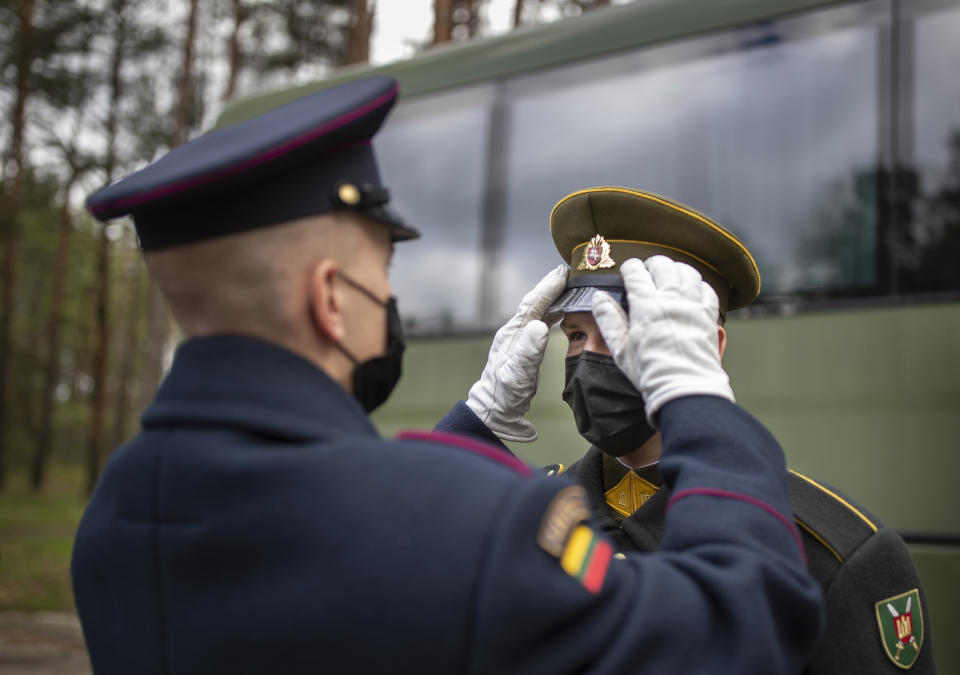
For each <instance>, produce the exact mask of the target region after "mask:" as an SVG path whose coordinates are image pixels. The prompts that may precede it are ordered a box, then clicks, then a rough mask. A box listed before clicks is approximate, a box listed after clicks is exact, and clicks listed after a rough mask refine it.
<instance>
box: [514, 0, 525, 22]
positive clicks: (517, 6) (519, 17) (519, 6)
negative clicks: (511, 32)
mask: <svg viewBox="0 0 960 675" xmlns="http://www.w3.org/2000/svg"><path fill="white" fill-rule="evenodd" d="M522 21H523V0H514V2H513V27H514V28H519V27H520V23H521V22H522Z"/></svg>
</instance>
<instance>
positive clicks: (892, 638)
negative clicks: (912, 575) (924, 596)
mask: <svg viewBox="0 0 960 675" xmlns="http://www.w3.org/2000/svg"><path fill="white" fill-rule="evenodd" d="M875 613H876V615H877V624H878V625H879V627H880V639H881V640H882V641H883V650H884V651H885V652H886V654H887V657H888V658H889V659H890V660H891V661H892V662H893V665H895V666H897V667H898V668H901V669H903V670H907V669H909V668H910V667H911V666H913V664H914V663H915V662H916V660H917V657H918V656H919V655H920V647H921V646H923V611H922V610H921V608H920V591H919V590H918V589H916V588H914V589H913V590H910V591H907V592H906V593H901V594H900V595H895V596H893V597H892V598H887V599H885V600H881V601H880V602H878V603H877V604H876V607H875Z"/></svg>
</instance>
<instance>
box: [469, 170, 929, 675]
mask: <svg viewBox="0 0 960 675" xmlns="http://www.w3.org/2000/svg"><path fill="white" fill-rule="evenodd" d="M550 229H551V233H552V235H553V239H554V243H555V244H556V246H557V250H558V251H559V252H560V255H561V257H562V258H563V260H564V261H565V262H566V263H567V264H568V265H569V267H570V272H569V278H568V281H567V288H566V291H565V292H564V293H563V294H562V295H561V296H560V298H559V299H558V300H557V301H556V302H555V303H554V304H553V305H552V306H550V307H549V308H548V309H546V310H545V311H542V312H540V313H539V314H537V313H535V312H534V313H531V312H530V311H529V306H531V305H532V306H534V307H535V306H536V302H535V301H534V302H530V300H531V298H530V297H528V298H525V299H524V300H525V305H524V306H526V307H527V310H526V315H525V316H524V317H522V320H521V321H520V322H519V323H520V325H521V329H522V328H523V326H524V325H525V324H532V323H537V321H538V320H540V321H543V322H545V323H547V324H548V325H549V324H552V323H554V322H556V321H560V320H561V319H562V321H561V328H562V329H563V331H564V333H565V334H566V336H567V338H568V340H569V348H568V351H567V359H566V386H565V388H564V391H563V398H564V400H565V401H566V402H567V403H568V404H569V405H570V407H571V409H572V410H573V414H574V417H575V419H576V422H577V428H578V430H579V432H580V433H581V435H582V436H584V438H586V439H587V440H588V441H590V442H591V443H592V447H591V448H590V449H589V450H588V451H587V453H586V455H585V456H584V457H583V458H582V459H581V460H579V461H578V462H576V463H575V464H574V465H573V466H571V467H570V468H569V469H567V470H566V471H565V472H564V470H563V467H562V466H560V465H556V466H554V467H551V468H549V469H548V472H551V473H565V474H566V475H567V476H568V477H573V478H575V479H576V480H578V481H579V482H580V483H581V484H582V485H583V486H584V487H585V488H586V489H587V492H588V493H589V495H590V498H591V500H592V507H593V515H594V518H595V522H596V524H597V525H598V526H599V529H601V530H603V531H605V532H606V533H607V535H608V536H610V537H611V538H612V539H613V541H614V542H615V545H616V546H617V547H618V549H619V550H620V551H655V550H657V549H658V548H659V542H660V540H661V538H662V536H663V533H664V515H665V512H666V510H667V507H668V506H669V503H670V495H669V494H667V492H668V491H667V489H666V488H663V487H661V480H660V476H659V473H658V469H657V467H658V462H659V457H660V434H659V433H658V431H657V429H656V420H655V419H648V417H647V415H645V414H644V408H645V402H644V400H643V397H642V396H641V395H640V393H639V392H638V391H637V389H636V388H635V387H634V386H633V385H632V384H631V383H630V382H629V381H628V380H627V378H626V377H624V375H623V373H622V372H621V370H620V368H619V367H618V366H620V365H623V364H622V363H621V361H622V359H624V358H629V357H628V356H627V355H626V353H625V352H624V353H621V352H620V349H619V346H618V344H617V343H618V342H619V340H610V335H611V332H610V330H609V328H607V329H604V328H605V326H604V314H606V315H609V314H610V313H616V312H623V313H629V307H627V306H626V305H627V303H626V299H625V298H626V294H625V292H624V288H623V280H622V277H621V276H620V274H619V266H620V263H622V262H623V261H625V260H627V259H629V258H641V259H647V258H650V257H652V256H656V255H663V256H667V257H669V258H672V259H673V260H677V261H680V262H684V263H687V264H688V265H690V266H692V267H693V268H695V269H696V270H697V271H698V272H699V273H700V275H701V276H702V278H703V279H704V281H706V282H707V283H709V284H710V285H711V286H712V287H713V289H714V290H715V291H716V292H717V295H718V297H719V300H720V316H719V317H716V319H717V321H718V328H717V349H719V350H720V352H721V354H722V353H723V350H724V348H725V346H726V331H725V330H724V328H723V323H724V320H725V315H726V311H727V310H733V309H738V308H740V307H744V306H746V305H748V304H750V303H751V302H752V301H753V300H754V298H756V296H757V293H758V292H759V289H760V275H759V273H758V271H757V266H756V263H755V262H754V259H753V257H752V256H751V255H750V252H749V251H748V250H747V249H746V247H745V246H744V245H743V244H742V243H741V242H740V241H739V240H738V239H737V238H736V237H734V236H733V235H732V234H731V233H730V232H728V231H727V230H725V229H724V228H723V227H721V226H720V225H719V224H717V223H716V222H714V221H713V220H711V219H710V218H708V217H706V216H704V215H702V214H700V213H697V212H696V211H694V210H693V209H690V208H689V207H686V206H684V205H682V204H679V203H677V202H675V201H672V200H670V199H667V198H664V197H661V196H658V195H655V194H651V193H647V192H641V191H636V190H628V189H623V188H593V189H588V190H583V191H580V192H576V193H574V194H571V195H569V196H567V197H566V198H564V199H562V200H561V201H560V202H559V203H558V204H557V205H556V206H555V207H554V209H553V212H552V213H551V216H550ZM598 291H603V292H602V293H600V292H598ZM536 292H537V291H536V289H535V290H534V292H533V293H532V294H531V295H536ZM534 300H535V299H534ZM632 319H633V317H631V320H632ZM656 320H657V317H646V318H644V321H648V322H655V321H656ZM512 323H513V324H514V325H516V324H517V322H516V317H515V321H514V322H512ZM640 324H642V322H640V323H639V324H638V329H639V330H642V329H643V328H642V325H640ZM608 325H609V322H608ZM621 325H622V322H621ZM509 326H510V324H508V325H507V326H505V327H504V328H503V329H501V332H503V331H505V330H508V328H509ZM601 329H604V330H602V332H601ZM529 332H534V331H529ZM541 332H543V333H544V336H543V339H542V340H533V341H531V340H529V339H526V340H525V339H523V334H522V330H521V331H518V334H519V335H520V338H519V339H510V338H511V336H502V335H498V338H497V339H495V341H494V345H495V347H497V349H494V350H491V356H490V361H489V362H488V364H487V368H485V370H484V374H483V375H482V376H481V379H480V381H478V382H477V383H476V384H475V385H474V386H473V388H471V390H470V396H469V397H468V399H467V401H466V406H462V407H465V408H468V409H469V410H470V411H472V413H473V415H475V416H476V419H463V417H464V416H463V415H462V414H461V419H460V420H459V421H458V423H457V425H454V426H451V427H450V428H454V427H456V428H458V430H460V431H466V432H468V433H473V434H475V435H481V436H483V435H485V434H486V435H487V436H488V437H490V438H492V436H493V435H495V436H496V437H497V438H499V439H501V440H512V441H530V440H534V439H535V438H536V432H535V431H534V430H533V428H532V426H531V425H530V423H529V422H528V421H527V420H526V419H524V417H523V415H524V413H525V412H526V411H527V410H528V409H529V403H530V399H531V398H532V396H533V393H534V392H535V390H536V381H537V377H536V376H537V371H538V369H539V364H540V361H541V359H542V354H543V347H544V345H545V344H546V336H545V331H542V329H541ZM537 334H538V335H539V333H537ZM604 335H606V336H607V337H606V339H605V338H604ZM678 337H679V336H678ZM504 344H506V345H508V346H507V347H506V348H504V347H503V345H504ZM651 377H656V374H655V373H654V374H652V375H651ZM481 422H482V425H480V423H481ZM478 427H483V428H482V429H480V430H479V431H478ZM790 493H791V500H792V504H793V509H794V514H795V521H796V524H797V526H798V527H799V530H800V532H801V534H802V538H803V543H804V546H805V549H806V555H807V561H808V565H809V569H810V571H811V572H812V574H813V576H814V577H815V578H816V579H817V580H818V581H819V582H820V584H821V585H822V587H823V590H824V595H825V597H826V602H827V630H826V634H825V636H824V639H823V641H822V643H821V646H820V647H819V650H818V651H817V653H816V655H815V657H814V658H813V660H812V661H811V662H810V664H809V666H808V668H807V670H806V672H807V673H809V674H811V675H826V674H828V673H829V674H834V673H835V674H838V675H839V674H841V673H843V674H844V675H846V674H849V673H871V674H874V673H897V672H901V671H903V670H912V671H913V672H916V673H925V674H926V673H933V672H934V662H933V650H932V649H931V646H930V625H929V618H928V615H927V608H926V598H925V597H924V593H923V588H922V586H921V584H920V579H919V576H918V574H917V571H916V569H915V567H914V565H913V561H912V560H911V558H910V555H909V552H908V551H907V548H906V546H905V545H904V543H903V540H902V539H900V537H899V536H898V535H897V534H896V532H894V531H892V530H890V529H888V528H886V527H884V525H883V524H882V523H881V522H880V521H879V520H878V519H877V518H876V517H874V516H873V515H871V514H870V513H869V512H868V511H867V510H866V509H864V508H863V507H862V506H860V505H859V504H857V503H856V502H854V501H853V500H852V499H850V498H849V497H847V496H845V495H844V494H843V493H841V492H840V491H839V490H837V489H835V488H833V487H830V486H828V485H826V484H824V483H822V482H820V481H818V480H815V479H813V478H808V477H807V476H803V475H801V474H799V473H796V472H791V473H790Z"/></svg>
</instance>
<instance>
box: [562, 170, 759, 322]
mask: <svg viewBox="0 0 960 675" xmlns="http://www.w3.org/2000/svg"><path fill="white" fill-rule="evenodd" d="M550 232H551V234H552V235H553V241H554V244H556V246H557V251H559V252H560V256H561V257H562V258H563V259H564V261H566V263H567V264H568V265H570V277H569V279H568V281H567V288H568V291H567V293H566V294H565V295H569V294H570V293H571V292H573V289H581V288H586V287H598V288H604V287H615V286H620V287H622V286H623V282H622V280H621V279H620V274H619V270H620V263H621V262H623V261H624V260H627V259H629V258H640V259H644V260H645V259H647V258H649V257H651V256H655V255H665V256H667V257H669V258H672V259H673V260H677V261H679V262H684V263H687V264H688V265H691V266H692V267H694V268H696V270H697V271H698V272H700V274H701V276H702V277H703V280H704V281H706V282H707V283H708V284H710V285H711V286H712V287H713V289H714V290H715V291H716V292H717V296H718V297H719V299H720V313H721V314H724V315H725V314H726V312H727V310H733V309H739V308H741V307H745V306H747V305H749V304H750V303H751V302H753V300H754V299H755V298H756V297H757V293H759V291H760V273H759V271H758V270H757V263H756V262H755V261H754V259H753V256H751V255H750V251H748V250H747V247H746V246H744V245H743V243H742V242H741V241H740V240H739V239H737V238H736V237H735V236H733V234H731V233H730V232H728V231H727V230H726V229H725V228H723V227H722V226H721V225H719V224H718V223H716V222H715V221H714V220H712V219H711V218H709V217H707V216H705V215H703V214H702V213H698V212H696V211H694V210H693V209H691V208H690V207H689V206H685V205H684V204H681V203H680V202H676V201H674V200H672V199H668V198H667V197H661V196H660V195H657V194H653V193H652V192H643V191H640V190H630V189H627V188H620V187H597V188H589V189H587V190H580V191H579V192H574V193H573V194H570V195H567V196H566V197H564V198H563V199H561V200H560V201H559V202H558V203H557V205H556V206H554V207H553V211H552V212H551V213H550ZM562 301H563V297H561V299H560V300H559V301H558V303H557V305H555V306H559V305H560V304H561V303H562ZM566 311H574V310H569V309H568V310H566ZM579 311H589V309H586V310H579Z"/></svg>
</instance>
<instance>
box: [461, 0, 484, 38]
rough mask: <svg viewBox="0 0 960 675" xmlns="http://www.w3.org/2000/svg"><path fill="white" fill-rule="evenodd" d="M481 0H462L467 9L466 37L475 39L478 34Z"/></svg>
mask: <svg viewBox="0 0 960 675" xmlns="http://www.w3.org/2000/svg"><path fill="white" fill-rule="evenodd" d="M482 2H483V0H464V7H466V9H467V36H468V37H476V36H477V35H478V34H479V33H480V4H481V3H482Z"/></svg>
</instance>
